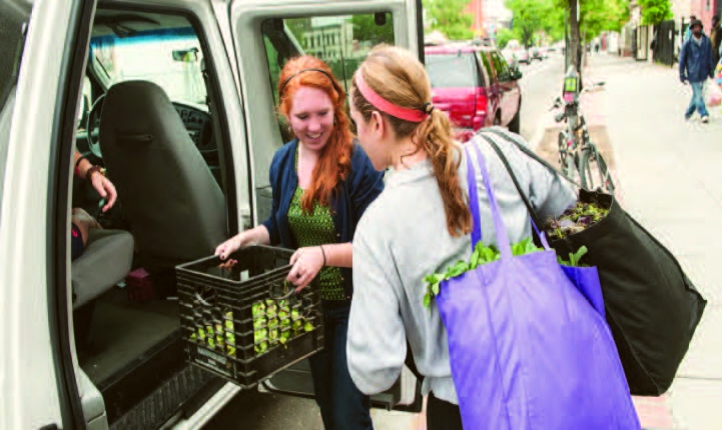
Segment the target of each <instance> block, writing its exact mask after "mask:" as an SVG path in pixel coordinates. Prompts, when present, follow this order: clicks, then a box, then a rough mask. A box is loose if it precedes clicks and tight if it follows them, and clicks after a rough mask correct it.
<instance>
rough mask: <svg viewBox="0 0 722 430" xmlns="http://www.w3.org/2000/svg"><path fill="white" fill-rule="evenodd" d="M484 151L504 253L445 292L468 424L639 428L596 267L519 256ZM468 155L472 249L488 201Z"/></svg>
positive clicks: (443, 309)
mask: <svg viewBox="0 0 722 430" xmlns="http://www.w3.org/2000/svg"><path fill="white" fill-rule="evenodd" d="M469 146H473V145H472V144H470V145H469ZM469 146H467V151H468V148H469ZM475 149H476V151H477V154H478V158H479V164H480V167H481V173H482V176H483V179H484V186H485V188H486V191H487V193H488V195H489V201H490V203H491V211H492V215H493V220H494V230H495V232H496V240H497V242H496V243H497V246H498V247H499V249H500V251H501V259H500V260H499V261H495V262H492V263H487V264H484V265H481V266H479V267H477V268H476V269H475V270H473V271H469V272H466V273H465V274H463V275H462V276H459V277H457V278H453V279H450V280H447V281H445V282H443V283H442V284H441V287H440V291H439V294H438V295H437V297H436V303H437V306H438V307H439V311H440V313H441V318H442V321H443V323H444V326H445V327H446V331H447V335H448V341H449V355H450V361H451V374H452V378H453V380H454V385H455V387H456V391H457V394H458V399H459V407H460V410H461V417H462V422H463V425H464V428H465V429H467V430H477V429H478V430H482V429H483V430H486V429H489V430H525V429H539V430H556V429H560V430H561V429H564V430H566V429H570V430H571V429H584V430H611V429H623V430H629V429H639V428H640V424H639V420H638V418H637V414H636V412H635V410H634V406H633V404H632V398H631V396H630V394H629V388H628V387H627V382H626V380H625V377H624V371H623V370H622V365H621V363H620V361H619V356H618V354H617V350H616V346H615V344H614V340H613V339H612V335H611V332H610V331H609V327H608V326H607V323H606V321H605V319H604V316H603V312H604V309H603V302H602V301H601V292H600V289H599V279H598V277H596V276H595V275H596V272H594V271H593V270H591V271H590V270H585V269H577V268H567V270H568V271H569V273H568V274H569V275H570V276H571V278H570V277H568V276H567V274H565V272H564V270H563V269H562V267H561V266H560V265H559V264H558V263H557V257H556V254H555V252H554V251H553V250H549V248H548V246H547V245H546V244H545V245H544V246H545V248H546V249H547V250H546V251H544V252H536V253H532V254H528V255H523V256H518V257H514V256H512V254H511V247H510V244H509V238H508V237H507V235H506V228H505V227H504V223H503V221H502V219H501V216H500V214H499V207H498V204H497V201H496V198H495V197H494V193H493V190H492V189H491V186H490V181H489V176H488V173H487V171H486V167H485V164H484V158H483V156H482V154H481V152H480V151H479V149H478V148H475ZM466 155H467V156H466V159H467V166H468V170H469V173H468V174H469V181H468V183H469V184H470V187H469V200H470V208H471V212H472V215H473V217H474V231H473V232H472V249H473V247H474V246H476V243H477V242H478V241H479V240H481V228H480V226H479V222H480V217H479V199H478V195H477V192H476V186H474V184H475V183H476V182H475V180H474V167H473V164H472V162H471V160H470V157H469V154H468V152H467V154H466ZM571 279H575V280H576V281H577V282H580V283H582V284H583V287H582V288H577V287H576V286H575V285H574V283H573V282H572V280H571ZM590 281H591V282H590ZM589 284H591V285H589ZM595 291H596V292H598V295H596V293H595ZM587 292H590V293H591V296H589V297H587V296H586V295H585V294H587ZM595 306H596V308H595ZM600 306H601V309H600V308H599V307H600Z"/></svg>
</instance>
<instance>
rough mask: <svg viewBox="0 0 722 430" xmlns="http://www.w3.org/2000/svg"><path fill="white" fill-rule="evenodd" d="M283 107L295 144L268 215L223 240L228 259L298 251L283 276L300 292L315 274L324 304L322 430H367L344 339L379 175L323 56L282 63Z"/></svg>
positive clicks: (273, 174)
mask: <svg viewBox="0 0 722 430" xmlns="http://www.w3.org/2000/svg"><path fill="white" fill-rule="evenodd" d="M278 94H279V104H280V106H279V110H280V112H281V113H282V114H283V116H284V117H285V118H286V120H287V123H288V124H289V125H290V128H291V131H292V132H293V134H294V135H295V136H296V139H294V140H292V141H290V142H288V143H286V144H285V145H284V146H283V147H281V148H280V149H279V150H278V151H276V154H275V155H274V157H273V161H272V162H271V169H270V181H271V188H272V194H273V206H272V210H271V215H270V217H269V218H268V219H267V220H266V221H265V222H263V224H261V225H259V226H258V227H255V228H253V229H250V230H246V231H244V232H242V233H240V234H238V235H236V236H234V237H233V238H231V239H229V240H227V241H226V242H224V243H222V244H221V245H219V246H218V248H217V249H216V255H219V256H220V258H221V260H226V261H227V262H228V263H230V264H231V265H232V264H233V263H234V260H233V259H232V257H231V258H230V259H229V256H230V255H231V254H232V253H233V252H234V251H236V250H237V249H239V248H241V247H244V246H249V245H253V244H261V245H277V244H280V245H281V246H283V247H284V248H289V249H296V252H295V253H294V254H293V256H292V257H291V261H290V262H291V264H292V265H293V268H292V269H291V272H290V273H289V275H288V278H287V280H288V281H289V282H291V283H293V284H294V285H295V286H296V291H298V290H300V289H302V288H305V287H306V286H307V285H308V284H309V283H310V282H311V281H312V280H313V279H315V278H316V277H317V276H318V278H319V283H320V289H321V299H322V300H323V304H322V309H323V324H324V349H323V350H322V351H320V352H319V353H317V354H315V355H314V356H312V357H311V359H310V364H311V374H312V377H313V385H314V391H315V396H316V402H317V403H318V405H319V407H320V409H321V418H322V419H323V424H324V427H325V429H326V430H371V429H373V424H372V421H371V414H370V409H369V408H370V398H369V396H367V395H365V394H363V393H362V392H361V391H359V389H358V388H356V385H354V382H353V380H352V379H351V376H350V374H349V371H348V365H347V360H346V337H347V332H348V319H349V312H350V309H351V297H352V294H353V286H352V280H353V275H352V273H351V264H352V245H351V241H352V240H353V236H354V232H355V231H356V225H357V224H358V222H359V220H360V219H361V216H362V215H363V213H364V211H365V210H366V208H367V207H368V205H369V204H370V203H371V202H372V201H374V199H376V197H377V196H378V195H379V194H380V193H381V191H382V190H383V173H382V172H378V171H376V169H374V167H373V165H372V164H371V161H370V159H369V157H368V156H367V155H366V153H365V152H364V150H363V149H362V148H361V146H360V145H359V144H358V143H357V142H356V141H355V139H354V137H353V134H352V133H351V129H350V127H349V123H350V121H349V119H348V116H347V115H346V111H345V109H344V104H345V102H346V92H345V91H344V89H343V87H341V85H340V84H339V83H338V81H337V80H336V78H334V77H333V75H332V72H331V69H330V68H329V67H328V65H326V63H324V62H323V61H321V60H319V59H318V58H315V57H312V56H301V57H297V58H294V59H292V60H290V61H288V62H287V63H286V65H285V66H284V67H283V70H282V71H281V77H280V80H279V88H278Z"/></svg>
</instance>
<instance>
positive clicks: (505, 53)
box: [501, 49, 519, 68]
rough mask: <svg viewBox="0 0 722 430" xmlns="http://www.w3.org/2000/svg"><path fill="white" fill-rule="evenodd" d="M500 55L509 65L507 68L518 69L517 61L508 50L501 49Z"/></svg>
mask: <svg viewBox="0 0 722 430" xmlns="http://www.w3.org/2000/svg"><path fill="white" fill-rule="evenodd" d="M501 55H502V56H503V57H504V59H506V62H507V63H508V64H509V67H511V68H518V67H519V60H517V58H516V55H514V52H512V51H511V50H510V49H503V50H502V51H501Z"/></svg>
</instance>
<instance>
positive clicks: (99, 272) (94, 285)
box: [71, 229, 133, 309]
mask: <svg viewBox="0 0 722 430" xmlns="http://www.w3.org/2000/svg"><path fill="white" fill-rule="evenodd" d="M88 235H89V237H88V243H87V244H86V246H85V251H84V252H83V255H81V256H80V257H79V258H78V259H76V260H75V261H73V263H72V268H71V274H72V275H71V279H72V285H73V309H78V308H79V307H81V306H83V305H84V304H86V303H88V302H90V301H91V300H93V299H95V298H96V297H98V296H99V295H101V294H103V293H104V292H106V291H107V290H109V289H110V288H112V287H113V285H115V284H116V283H118V282H120V281H122V280H123V279H125V277H126V275H128V273H129V272H130V268H131V264H132V262H133V235H131V234H130V233H129V232H127V231H124V230H105V229H92V230H90V232H89V233H88Z"/></svg>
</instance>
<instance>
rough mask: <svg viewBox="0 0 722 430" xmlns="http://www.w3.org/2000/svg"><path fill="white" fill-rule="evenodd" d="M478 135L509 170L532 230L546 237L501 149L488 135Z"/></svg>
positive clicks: (540, 237) (534, 211)
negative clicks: (526, 211) (529, 219)
mask: <svg viewBox="0 0 722 430" xmlns="http://www.w3.org/2000/svg"><path fill="white" fill-rule="evenodd" d="M479 136H481V138H482V139H484V140H486V141H487V143H489V145H491V147H492V148H493V149H494V151H495V152H496V154H497V155H498V156H499V159H500V160H501V162H502V163H503V164H504V167H506V171H507V172H509V176H511V180H512V181H513V182H514V186H515V187H516V190H517V191H518V192H519V196H520V197H521V200H522V201H523V202H524V206H526V209H527V210H528V211H529V216H530V217H531V224H532V227H534V231H535V232H536V234H537V236H538V237H539V239H540V240H546V238H543V235H542V234H541V232H540V230H539V226H540V225H543V224H542V222H541V219H540V218H539V215H538V214H537V213H536V210H535V209H534V207H533V206H532V204H531V202H530V201H529V199H528V198H527V196H526V194H524V191H523V190H522V188H521V184H519V180H518V179H517V178H516V175H515V174H514V170H512V168H511V165H509V161H508V160H507V159H506V157H505V156H504V153H503V152H501V149H500V148H499V146H498V145H497V144H496V142H494V140H493V139H491V138H490V137H489V136H485V135H484V133H479Z"/></svg>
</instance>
